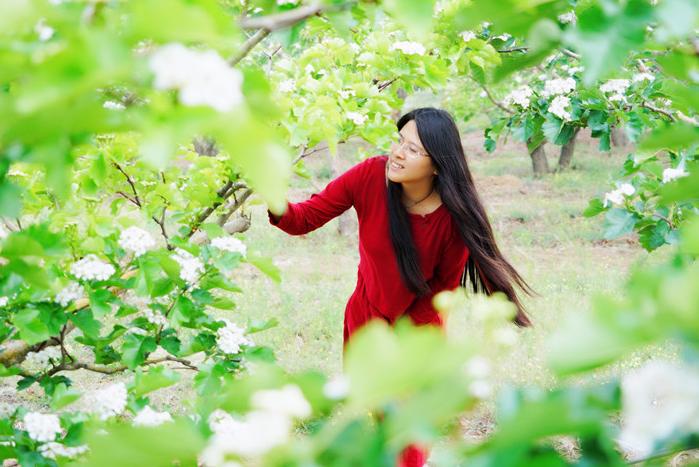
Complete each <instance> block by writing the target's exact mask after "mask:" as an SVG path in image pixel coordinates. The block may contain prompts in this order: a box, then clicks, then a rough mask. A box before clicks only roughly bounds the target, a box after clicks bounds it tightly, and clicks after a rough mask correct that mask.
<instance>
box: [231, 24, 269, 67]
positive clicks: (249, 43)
mask: <svg viewBox="0 0 699 467" xmlns="http://www.w3.org/2000/svg"><path fill="white" fill-rule="evenodd" d="M270 32H272V30H271V29H259V30H258V31H257V32H256V33H255V34H253V35H252V36H250V37H249V38H248V40H246V41H245V42H244V43H243V45H241V46H240V50H239V51H238V53H236V54H235V55H233V56H232V57H231V58H229V59H228V64H229V65H230V66H235V65H237V64H238V63H240V61H241V60H242V59H243V58H245V56H246V55H247V54H249V53H250V51H251V50H252V49H253V48H254V47H255V46H256V45H257V44H259V43H260V42H262V40H263V39H264V38H265V37H267V36H269V33H270Z"/></svg>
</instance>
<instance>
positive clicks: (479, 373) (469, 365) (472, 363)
mask: <svg viewBox="0 0 699 467" xmlns="http://www.w3.org/2000/svg"><path fill="white" fill-rule="evenodd" d="M465 370H466V374H468V375H469V376H470V377H471V378H477V379H482V378H486V377H487V376H489V375H490V362H488V359H487V358H485V357H482V356H480V355H476V356H475V357H472V358H471V359H470V360H469V361H468V362H466V365H465Z"/></svg>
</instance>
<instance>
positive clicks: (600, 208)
mask: <svg viewBox="0 0 699 467" xmlns="http://www.w3.org/2000/svg"><path fill="white" fill-rule="evenodd" d="M604 210H605V207H604V204H603V203H602V200H600V199H599V198H593V199H591V200H590V203H589V204H588V205H587V208H586V209H585V210H584V211H583V216H585V217H594V216H596V215H597V214H599V213H601V212H604Z"/></svg>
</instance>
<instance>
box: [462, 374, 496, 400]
mask: <svg viewBox="0 0 699 467" xmlns="http://www.w3.org/2000/svg"><path fill="white" fill-rule="evenodd" d="M468 392H469V393H470V394H471V395H472V396H473V397H477V398H478V399H487V398H488V397H490V395H491V394H492V393H493V388H492V386H491V385H490V383H489V382H487V381H485V380H482V379H477V380H475V381H473V382H472V383H471V384H469V385H468Z"/></svg>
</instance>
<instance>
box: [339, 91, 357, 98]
mask: <svg viewBox="0 0 699 467" xmlns="http://www.w3.org/2000/svg"><path fill="white" fill-rule="evenodd" d="M338 94H339V95H340V97H341V98H343V99H349V98H350V97H352V96H354V91H353V90H352V89H343V90H341V91H338Z"/></svg>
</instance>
